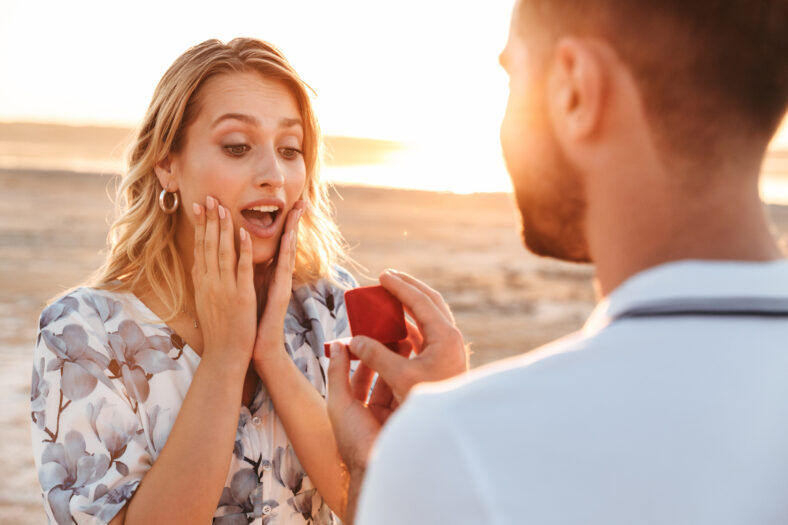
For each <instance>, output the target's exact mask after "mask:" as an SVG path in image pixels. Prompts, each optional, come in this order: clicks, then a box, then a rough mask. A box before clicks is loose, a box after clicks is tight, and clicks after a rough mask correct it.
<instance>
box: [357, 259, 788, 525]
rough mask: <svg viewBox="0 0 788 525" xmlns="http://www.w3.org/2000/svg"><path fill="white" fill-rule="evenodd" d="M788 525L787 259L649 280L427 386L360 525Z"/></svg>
mask: <svg viewBox="0 0 788 525" xmlns="http://www.w3.org/2000/svg"><path fill="white" fill-rule="evenodd" d="M389 523H391V524H408V525H414V524H430V525H432V524H444V523H445V524H452V525H456V524H465V523H474V524H515V523H523V524H528V523H538V524H546V523H582V524H618V523H620V524H624V523H626V524H632V523H637V524H642V523H659V524H668V523H669V524H682V523H686V524H690V523H691V524H715V525H719V524H734V523H735V524H756V523H757V524H766V523H783V524H784V523H788V261H785V260H783V261H777V262H771V263H742V262H700V261H685V262H678V263H671V264H666V265H662V266H659V267H656V268H653V269H650V270H647V271H644V272H642V273H640V274H638V275H636V276H634V277H632V278H631V279H629V280H628V281H627V282H626V283H624V284H623V285H621V286H620V287H619V288H618V289H616V290H615V291H614V292H613V293H612V294H610V296H609V297H608V298H607V299H606V300H603V301H602V302H601V303H600V304H599V305H598V306H597V307H596V309H595V310H594V312H593V314H592V315H591V317H590V319H589V320H588V322H587V323H586V325H585V327H584V328H583V329H582V331H580V332H578V333H576V334H573V335H571V336H568V337H566V338H564V339H561V340H559V341H556V342H554V343H552V344H550V345H547V346H545V347H543V348H541V349H539V350H536V351H534V352H531V353H529V354H527V355H523V356H520V357H517V358H514V359H509V360H506V361H501V362H498V363H496V364H493V365H491V366H488V367H485V368H482V369H479V370H477V371H474V372H472V373H470V374H467V375H466V376H464V377H462V378H458V379H454V380H451V381H446V382H442V383H432V384H429V385H423V386H421V387H419V388H418V389H417V390H416V391H414V392H413V393H412V394H411V396H410V397H409V400H408V401H407V403H405V405H404V406H403V407H402V408H401V409H400V410H399V411H398V412H397V413H396V414H395V415H394V416H393V417H392V419H391V421H390V422H389V424H387V425H386V427H385V429H384V431H383V433H382V435H381V436H380V439H379V440H378V443H377V445H376V448H375V451H374V453H373V457H372V459H371V461H370V465H369V468H368V470H367V476H366V479H365V482H364V486H363V491H362V495H361V499H360V503H359V509H358V514H357V524H359V525H369V524H389Z"/></svg>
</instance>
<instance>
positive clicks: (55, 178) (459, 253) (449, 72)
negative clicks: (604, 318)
mask: <svg viewBox="0 0 788 525" xmlns="http://www.w3.org/2000/svg"><path fill="white" fill-rule="evenodd" d="M512 4H513V2H512V0H488V1H486V2H451V1H448V0H445V1H432V2H423V1H416V0H401V1H399V2H395V3H391V2H389V3H385V4H382V3H379V2H368V1H349V0H337V1H331V2H326V1H319V0H311V1H307V0H288V1H287V2H273V1H269V0H256V1H244V0H239V1H236V2H232V3H229V4H225V5H220V3H218V2H203V1H191V2H163V1H161V0H159V1H156V2H153V1H148V0H142V1H136V2H122V1H121V2H99V1H84V0H72V1H71V2H57V1H54V0H46V1H36V2H29V1H24V2H23V1H21V0H0V71H1V72H2V80H1V81H0V364H1V365H2V366H0V399H1V400H2V401H3V402H2V403H1V404H0V523H25V524H27V523H42V522H43V521H44V517H43V512H42V510H41V502H40V494H39V492H38V485H37V480H36V473H35V471H34V467H33V462H32V457H31V451H30V443H29V440H30V437H29V432H28V425H29V421H30V415H29V411H28V403H29V384H30V376H31V373H30V369H31V367H30V356H31V353H32V349H33V343H34V341H35V335H36V329H37V319H38V314H39V313H40V311H41V309H42V308H43V306H44V305H45V303H46V302H47V301H48V300H49V299H51V298H53V297H54V296H56V295H58V294H60V293H62V292H63V291H64V290H66V289H68V288H70V287H72V286H75V285H77V284H78V283H79V282H80V281H82V280H83V279H85V277H86V276H87V275H88V274H89V273H90V272H91V271H92V270H94V269H95V268H96V267H97V266H98V265H99V264H100V262H101V261H102V258H103V250H104V246H105V237H106V233H107V228H108V221H109V220H110V219H111V217H112V203H111V201H110V197H109V194H110V191H109V190H110V189H111V188H112V186H113V182H114V180H115V175H116V174H118V173H121V171H122V169H123V155H124V151H125V147H126V146H127V145H128V143H129V141H130V140H131V137H132V134H133V129H134V127H135V126H136V125H137V123H138V122H139V120H140V119H141V118H142V116H143V114H144V112H145V110H146V108H147V105H148V103H149V101H150V98H151V95H152V93H153V89H154V87H155V86H156V84H157V83H158V81H159V78H160V77H161V75H162V74H163V73H164V71H165V70H166V69H167V68H168V67H169V65H170V64H171V63H172V62H173V61H174V60H175V58H177V57H178V56H179V55H180V54H181V53H183V52H184V51H185V50H186V49H187V48H188V47H190V46H192V45H194V44H197V43H199V42H201V41H203V40H206V39H209V38H218V39H221V40H223V41H227V40H230V39H232V38H233V37H236V36H251V37H256V38H261V39H264V40H267V41H270V42H271V43H273V44H275V45H276V46H278V47H279V48H280V49H281V50H282V51H283V52H284V54H285V55H286V56H287V57H288V59H289V60H290V62H291V63H292V64H293V66H294V67H295V68H296V70H297V71H299V73H300V74H301V76H302V77H303V78H304V80H305V81H306V82H307V83H308V84H309V85H310V86H311V87H312V88H313V89H314V91H315V97H314V103H315V107H316V111H317V115H318V118H319V120H320V124H321V127H322V130H323V133H324V135H325V139H326V146H327V155H326V162H325V167H324V169H323V176H324V177H325V178H326V179H328V180H329V181H330V182H332V183H333V184H334V190H333V192H332V196H333V198H334V203H335V205H336V208H337V220H338V222H339V224H340V227H341V229H342V231H343V233H344V234H345V236H346V238H347V240H348V242H349V243H350V244H351V246H352V247H353V249H352V252H351V255H352V256H353V257H354V258H355V259H356V261H358V262H359V263H360V264H361V265H362V266H363V267H364V269H357V270H356V271H355V273H356V275H357V277H358V278H359V280H360V281H361V282H362V283H364V284H369V283H371V282H372V280H373V279H374V278H375V277H376V276H377V275H378V273H379V272H380V271H381V270H383V269H385V268H387V267H396V268H399V269H402V270H405V271H408V272H410V273H413V274H414V275H416V276H418V277H420V278H422V279H424V280H425V281H427V282H428V283H430V284H431V285H433V286H434V287H435V288H437V289H438V290H439V291H440V292H441V293H442V294H443V295H444V297H446V299H447V300H448V302H449V303H450V305H451V306H452V309H453V311H454V312H455V315H456V317H457V322H458V324H459V325H460V328H461V329H462V330H463V333H464V334H465V336H466V340H467V341H468V342H469V343H470V344H471V348H472V351H473V354H472V365H473V366H479V365H481V364H483V363H486V362H489V361H491V360H494V359H498V358H501V357H506V356H509V355H513V354H516V353H520V352H523V351H527V350H530V349H532V348H534V347H536V346H539V345H540V344H542V343H544V342H547V341H549V340H551V339H554V338H556V337H559V336H561V335H564V334H566V333H569V332H571V331H572V330H575V329H577V328H579V327H580V326H582V323H583V320H584V319H585V317H586V316H587V315H588V313H589V312H590V311H591V309H592V307H593V303H594V291H593V285H592V282H591V281H592V276H593V270H592V268H590V267H588V266H579V265H570V264H563V263H558V262H555V261H551V260H547V259H540V258H537V257H534V256H532V255H530V254H528V253H527V252H526V251H525V250H524V249H523V248H522V246H521V242H520V239H519V232H518V224H519V220H518V215H517V214H516V212H515V208H514V206H513V202H512V199H511V196H510V194H509V191H510V184H509V180H508V177H507V175H506V171H505V168H504V164H503V160H502V157H501V151H500V145H499V142H498V127H499V123H500V120H501V118H502V115H503V110H504V107H505V102H506V96H507V78H506V75H505V73H504V72H503V70H502V69H501V68H500V67H499V66H498V63H497V57H498V54H499V53H500V51H501V50H502V48H503V45H504V43H505V41H506V36H507V32H508V25H509V15H510V11H511V8H512ZM763 171H764V177H763V187H762V196H763V199H764V201H765V202H766V204H767V208H768V212H769V214H770V216H771V217H772V219H773V222H774V224H775V234H776V235H778V236H780V237H781V238H782V239H783V242H785V240H786V239H788V207H786V205H788V126H787V125H785V124H784V125H783V127H782V129H781V131H780V132H779V133H778V135H777V136H776V137H775V139H774V141H773V143H772V146H771V148H770V153H769V156H768V158H767V161H766V163H765V165H764V167H763Z"/></svg>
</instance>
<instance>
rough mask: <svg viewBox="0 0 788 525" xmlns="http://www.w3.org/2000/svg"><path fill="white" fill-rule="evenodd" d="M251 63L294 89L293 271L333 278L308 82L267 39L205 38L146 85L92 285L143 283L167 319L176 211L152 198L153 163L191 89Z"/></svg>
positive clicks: (188, 109) (192, 98)
mask: <svg viewBox="0 0 788 525" xmlns="http://www.w3.org/2000/svg"><path fill="white" fill-rule="evenodd" d="M248 71H254V72H257V73H259V74H261V75H263V76H264V77H265V78H267V79H274V80H278V81H280V82H282V83H283V84H284V85H285V86H286V88H287V89H288V90H289V91H290V93H291V94H292V95H293V96H294V97H295V99H296V101H297V104H298V107H299V111H300V114H301V119H302V120H303V123H304V141H303V146H302V149H303V152H304V162H305V164H306V183H305V188H304V194H303V199H304V200H305V201H306V202H307V207H306V209H305V212H304V215H303V216H302V218H301V221H300V224H299V231H298V239H299V242H298V251H297V254H296V264H295V271H294V275H293V277H294V279H295V280H297V281H299V282H302V283H314V282H315V281H317V280H319V279H322V278H326V279H329V280H330V281H332V282H335V283H336V282H337V276H336V275H335V265H336V264H338V263H340V262H345V261H349V259H348V257H347V255H346V248H347V245H346V243H345V241H344V239H343V238H342V236H341V234H340V233H339V229H338V227H337V225H336V223H335V222H334V220H333V212H334V209H333V206H332V204H331V202H330V200H329V198H328V188H327V186H326V184H325V183H323V182H321V180H320V177H319V168H320V166H319V165H320V151H321V139H320V129H319V127H318V123H317V119H316V118H315V114H314V110H313V109H312V104H311V101H310V98H309V92H308V90H310V89H311V88H309V86H307V85H306V84H305V83H304V82H303V80H301V78H300V77H299V76H298V74H297V73H296V71H295V70H294V69H293V68H292V66H291V65H290V64H289V63H288V62H287V59H286V58H285V57H284V55H283V54H282V53H281V52H280V51H279V50H278V49H277V48H276V47H274V46H272V45H271V44H269V43H267V42H263V41H261V40H257V39H252V38H236V39H233V40H231V41H230V42H228V43H227V44H224V43H222V42H221V41H219V40H207V41H205V42H203V43H201V44H199V45H196V46H194V47H192V48H190V49H188V50H187V51H186V52H185V53H183V54H182V55H181V56H180V57H178V59H177V60H175V62H174V63H173V64H172V66H170V68H169V69H168V70H167V72H166V73H165V74H164V76H163V77H162V79H161V80H160V81H159V84H158V86H156V90H155V91H154V93H153V99H152V100H151V103H150V106H149V107H148V111H147V113H146V114H145V118H144V120H143V122H142V124H141V126H140V128H139V131H138V132H137V135H136V139H135V140H134V141H133V143H132V145H131V148H130V150H129V154H128V168H127V169H126V172H125V174H124V175H123V177H122V178H121V180H120V183H119V184H118V187H117V193H116V198H115V205H116V211H117V216H116V219H115V221H114V223H113V224H112V226H111V227H110V231H109V235H108V237H107V244H108V253H107V258H106V260H105V262H104V264H103V265H102V266H101V267H100V268H99V269H98V271H97V272H96V273H95V274H94V275H93V276H92V277H91V279H90V280H89V283H88V284H89V285H90V286H94V287H97V288H103V289H111V290H120V291H132V290H137V289H138V288H139V287H144V289H146V290H150V291H151V292H152V293H154V294H155V295H156V296H157V297H158V298H159V299H160V300H161V301H162V302H163V304H164V305H166V306H167V307H168V309H169V312H168V317H167V319H166V320H170V319H172V318H173V317H175V316H176V315H177V314H178V313H179V312H180V311H181V310H182V309H183V307H184V305H185V301H186V294H187V279H188V275H189V274H188V273H187V272H188V270H190V269H187V268H184V267H183V263H182V261H181V259H180V257H179V255H178V251H177V249H176V246H175V230H176V221H178V220H179V219H178V216H179V214H177V213H175V214H172V215H167V214H165V213H164V212H163V211H162V210H161V209H160V208H159V205H158V196H159V193H160V192H161V190H162V187H161V184H160V183H159V180H158V178H157V177H156V174H155V172H154V166H155V165H156V164H157V163H158V162H160V161H162V160H163V159H164V158H165V157H166V156H167V155H168V154H169V153H170V152H177V151H179V150H180V148H181V147H182V146H183V144H184V137H185V134H186V129H187V128H188V126H189V124H190V123H191V122H193V121H194V119H196V117H197V114H198V113H199V100H198V99H199V97H198V95H199V91H200V87H201V86H202V85H203V84H204V83H205V81H206V80H207V79H209V78H211V77H213V76H216V75H221V74H228V73H234V72H248Z"/></svg>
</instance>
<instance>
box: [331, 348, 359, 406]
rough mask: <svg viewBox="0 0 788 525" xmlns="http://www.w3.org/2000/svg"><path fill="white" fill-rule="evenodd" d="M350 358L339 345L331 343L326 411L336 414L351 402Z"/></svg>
mask: <svg viewBox="0 0 788 525" xmlns="http://www.w3.org/2000/svg"><path fill="white" fill-rule="evenodd" d="M349 372H350V357H349V356H348V354H347V350H346V349H345V348H344V345H342V344H341V343H337V342H334V343H331V360H330V362H329V364H328V396H327V397H328V411H329V413H332V412H334V413H336V411H337V410H342V408H343V407H345V406H347V405H348V404H349V403H351V402H352V401H353V392H352V391H351V389H350V381H349V380H348V373H349ZM332 419H333V416H332Z"/></svg>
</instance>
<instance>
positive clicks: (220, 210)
mask: <svg viewBox="0 0 788 525" xmlns="http://www.w3.org/2000/svg"><path fill="white" fill-rule="evenodd" d="M225 215H227V213H226V210H225V209H224V206H222V205H221V204H220V205H219V218H220V219H224V217H225Z"/></svg>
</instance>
